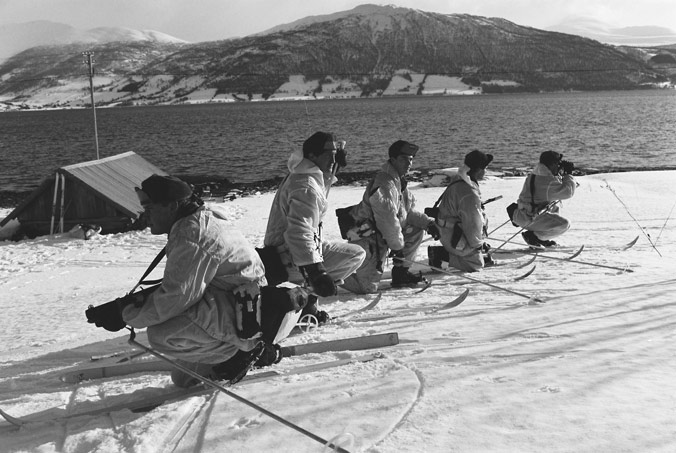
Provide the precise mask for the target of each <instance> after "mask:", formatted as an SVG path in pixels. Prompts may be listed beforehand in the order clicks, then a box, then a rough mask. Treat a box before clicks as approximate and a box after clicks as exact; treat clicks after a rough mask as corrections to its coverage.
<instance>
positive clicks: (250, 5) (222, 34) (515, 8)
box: [0, 0, 676, 42]
mask: <svg viewBox="0 0 676 453" xmlns="http://www.w3.org/2000/svg"><path fill="white" fill-rule="evenodd" d="M365 3H377V4H395V5H397V6H403V7H409V8H416V9H420V10H423V11H431V12H438V13H445V14H448V13H467V14H474V15H479V16H488V17H502V18H504V19H507V20H510V21H512V22H515V23H517V24H519V25H527V26H531V27H536V28H546V27H548V26H551V25H555V24H558V23H559V22H561V21H562V20H563V19H565V18H566V17H569V16H574V15H576V16H583V17H588V18H592V19H598V20H600V21H602V22H605V23H607V24H609V25H615V26H639V25H659V26H663V27H667V28H670V29H672V30H673V29H676V0H390V1H388V2H373V1H371V2H369V1H367V0H361V1H360V0H355V1H350V0H332V1H322V0H0V25H1V24H7V23H21V22H29V21H33V20H50V21H53V22H60V23H64V24H68V25H71V26H73V27H76V28H81V29H88V28H94V27H100V26H120V27H128V28H133V29H137V30H156V31H160V32H163V33H167V34H169V35H172V36H174V37H177V38H180V39H184V40H186V41H190V42H199V41H213V40H218V39H225V38H231V37H237V36H246V35H249V34H252V33H258V32H261V31H263V30H267V29H268V28H272V27H274V26H276V25H280V24H285V23H289V22H293V21H295V20H297V19H301V18H303V17H306V16H315V15H322V14H331V13H335V12H338V11H344V10H348V9H352V8H354V7H355V6H358V5H361V4H365Z"/></svg>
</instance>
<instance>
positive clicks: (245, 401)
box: [127, 327, 350, 453]
mask: <svg viewBox="0 0 676 453" xmlns="http://www.w3.org/2000/svg"><path fill="white" fill-rule="evenodd" d="M127 329H129V332H130V335H129V340H128V341H129V344H132V345H134V346H136V347H138V348H140V349H143V350H144V351H146V352H147V353H149V354H152V355H154V356H155V357H157V358H158V359H161V360H164V361H165V362H168V363H170V364H171V365H172V366H173V367H175V368H177V369H179V370H181V371H182V372H184V373H185V374H187V375H189V376H192V377H194V378H196V379H199V380H200V381H202V382H204V383H205V384H207V385H208V386H210V387H213V388H214V389H216V390H219V391H221V392H223V393H225V394H226V395H228V396H229V397H231V398H234V399H236V400H237V401H239V402H240V403H243V404H246V405H247V406H249V407H251V408H253V409H254V410H257V411H258V412H260V413H262V414H264V415H267V416H268V417H270V418H272V419H274V420H276V421H278V422H279V423H281V424H283V425H285V426H287V427H289V428H291V429H294V430H296V431H297V432H299V433H301V434H303V435H305V436H307V437H309V438H310V439H312V440H315V441H317V442H319V443H321V444H322V445H325V446H328V447H329V448H331V449H333V450H335V451H339V452H341V453H350V452H349V451H348V450H345V449H344V448H342V447H340V446H338V445H335V444H333V443H331V442H330V441H328V440H326V439H322V438H321V437H319V436H318V435H316V434H314V433H312V432H310V431H308V430H306V429H304V428H301V427H300V426H298V425H296V424H294V423H292V422H290V421H288V420H287V419H285V418H283V417H281V416H279V415H277V414H275V413H273V412H270V411H269V410H267V409H265V408H263V407H261V406H259V405H258V404H256V403H254V402H252V401H249V400H248V399H246V398H244V397H242V396H239V395H238V394H236V393H233V392H232V391H230V390H228V389H227V388H225V387H223V386H222V385H221V384H219V383H217V382H214V381H212V380H211V379H208V378H205V377H204V376H202V375H201V374H198V373H196V372H195V371H193V370H191V369H190V368H187V367H185V366H183V365H181V364H180V363H178V362H176V361H174V360H171V359H170V358H169V357H166V356H165V355H163V354H160V353H159V352H157V351H155V350H154V349H153V348H151V347H149V346H145V345H143V344H141V343H139V342H138V341H136V332H134V329H133V328H132V327H127Z"/></svg>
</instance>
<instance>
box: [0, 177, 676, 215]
mask: <svg viewBox="0 0 676 453" xmlns="http://www.w3.org/2000/svg"><path fill="white" fill-rule="evenodd" d="M452 168H453V167H449V168H445V169H443V168H442V169H436V170H427V169H423V170H412V171H411V172H410V173H409V174H408V180H409V181H412V182H425V181H428V180H430V179H431V178H432V177H433V176H434V175H438V174H444V173H447V172H448V171H449V170H451V169H452ZM531 170H532V168H529V167H523V168H501V169H499V170H493V171H492V172H489V173H490V174H491V175H492V176H495V177H520V176H526V175H527V174H528V173H529V172H530V171H531ZM670 170H676V166H664V167H661V168H651V167H627V168H579V169H576V170H575V172H574V173H573V174H574V175H575V176H586V175H593V174H599V173H629V172H647V171H670ZM377 171H378V170H377V169H376V170H369V171H357V172H350V171H346V172H340V173H338V174H337V175H336V177H337V179H338V180H337V181H336V183H335V184H334V186H336V187H340V186H350V185H361V186H364V185H366V184H367V183H368V182H369V180H370V179H371V178H372V177H373V176H374V175H375V174H376V173H377ZM176 176H177V177H179V178H181V179H183V180H185V181H186V182H188V183H190V184H192V185H193V186H195V188H196V189H197V190H198V192H203V190H204V188H206V187H207V186H208V187H209V192H210V197H212V198H221V197H222V199H223V200H234V199H237V198H242V197H248V196H251V195H256V194H261V193H268V192H274V191H275V190H277V186H279V183H280V182H281V181H282V179H283V178H282V177H276V178H270V179H265V180H261V181H255V182H241V183H237V182H231V181H230V180H228V179H227V178H218V177H216V176H213V175H186V174H176ZM37 187H38V186H37V185H36V188H37ZM33 190H35V189H32V190H23V191H8V190H0V209H5V210H9V211H11V210H12V209H14V208H16V207H17V206H18V205H19V204H20V203H21V202H22V201H23V200H24V199H26V198H27V197H29V196H30V194H31V193H32V192H33ZM9 211H8V212H9ZM2 218H4V216H2V215H0V220H2Z"/></svg>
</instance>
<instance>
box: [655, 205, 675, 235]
mask: <svg viewBox="0 0 676 453" xmlns="http://www.w3.org/2000/svg"><path fill="white" fill-rule="evenodd" d="M674 208H676V202H674V204H673V206H671V211H669V215H668V216H667V219H666V220H665V221H664V225H662V228H661V229H660V234H658V235H657V238H656V239H655V245H657V241H659V240H660V237H661V236H662V231H664V227H666V226H667V222H668V221H669V219H670V218H671V214H672V213H673V212H674Z"/></svg>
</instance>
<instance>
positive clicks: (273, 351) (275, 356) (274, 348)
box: [254, 342, 282, 367]
mask: <svg viewBox="0 0 676 453" xmlns="http://www.w3.org/2000/svg"><path fill="white" fill-rule="evenodd" d="M281 360H282V348H281V347H280V346H279V345H278V344H272V343H268V342H265V345H264V347H263V352H262V353H261V356H260V358H259V359H258V360H257V361H256V363H255V364H254V365H255V366H257V367H264V366H270V365H274V364H275V363H279V362H280V361H281Z"/></svg>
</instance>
